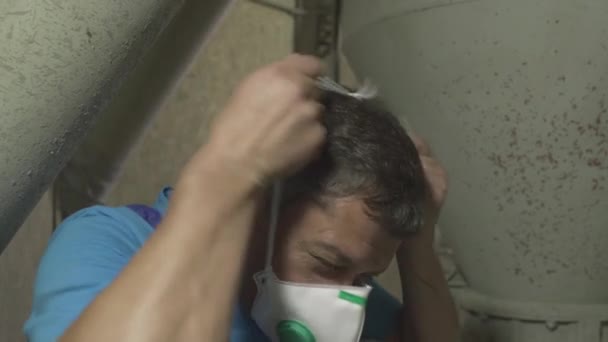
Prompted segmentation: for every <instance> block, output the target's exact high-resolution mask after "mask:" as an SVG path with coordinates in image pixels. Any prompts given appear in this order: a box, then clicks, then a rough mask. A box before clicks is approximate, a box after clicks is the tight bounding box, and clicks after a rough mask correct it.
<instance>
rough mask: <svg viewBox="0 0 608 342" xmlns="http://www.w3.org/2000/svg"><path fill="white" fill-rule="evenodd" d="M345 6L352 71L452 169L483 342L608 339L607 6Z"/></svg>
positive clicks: (471, 306)
mask: <svg viewBox="0 0 608 342" xmlns="http://www.w3.org/2000/svg"><path fill="white" fill-rule="evenodd" d="M343 3H344V5H343V6H344V8H343V12H342V25H343V26H342V29H343V35H342V37H343V50H344V53H345V55H346V56H347V59H348V61H349V63H350V64H351V67H352V68H353V69H354V71H355V73H356V74H357V76H358V77H359V78H360V79H361V78H369V79H370V80H371V81H372V82H374V83H376V84H377V85H378V86H379V87H380V94H381V96H382V97H383V99H384V100H385V101H386V102H387V104H388V106H389V107H390V108H391V109H392V110H394V111H395V112H397V113H398V114H399V115H401V116H402V117H403V118H404V120H405V121H407V122H408V124H409V125H411V126H412V127H413V128H414V129H415V130H416V131H417V132H418V133H419V134H420V135H422V136H423V137H425V138H426V139H427V140H428V141H429V142H430V144H431V146H432V148H433V149H434V151H435V152H436V154H437V155H438V157H439V158H440V159H441V160H442V161H443V162H444V163H445V165H446V167H447V169H448V172H449V175H450V180H451V188H450V195H449V199H448V201H447V204H446V206H445V209H444V210H443V215H442V217H441V220H440V227H441V229H442V236H443V237H444V238H445V239H446V241H447V243H448V244H449V245H450V246H451V247H452V248H453V250H454V254H455V259H456V262H457V264H458V266H459V268H460V269H461V271H462V273H463V275H464V277H465V278H466V281H467V283H468V288H467V289H463V290H459V291H455V294H456V296H457V298H458V300H459V302H460V304H461V306H462V307H463V308H464V309H466V310H467V312H469V313H470V314H471V315H473V314H475V315H476V316H475V317H482V318H484V319H485V318H488V317H489V318H492V319H493V321H492V322H491V324H490V323H488V324H485V325H484V324H483V321H484V320H483V319H481V320H479V319H477V318H476V319H477V321H478V322H477V323H479V324H478V325H479V327H484V328H483V329H482V328H479V329H482V330H484V329H485V330H484V331H486V332H488V331H489V332H488V334H490V335H483V334H482V335H483V336H485V337H482V338H481V339H480V340H483V341H486V340H488V341H490V340H491V341H494V339H490V338H502V339H500V341H518V342H525V341H545V340H547V341H582V342H596V341H608V328H607V327H606V325H607V323H606V321H608V306H606V304H608V261H606V260H608V99H607V98H606V97H607V95H608V20H607V18H608V2H606V1H605V0H588V1H572V0H511V1H498V0H481V1H479V0H472V1H471V0H469V1H450V0H408V1H401V0H375V1H368V0H348V1H344V2H343ZM493 317H494V318H493ZM498 318H500V319H498ZM501 320H502V321H501ZM514 322H515V323H517V324H519V325H521V326H518V325H517V324H515V323H514ZM477 323H475V324H477ZM536 323H542V324H543V325H545V327H540V328H539V327H537V326H536V325H534V324H536ZM514 324H515V325H514ZM479 329H478V330H479ZM488 329H489V330H488ZM602 329H603V330H604V332H603V333H602ZM513 331H518V332H517V333H514V332H513ZM492 334H494V335H492ZM602 334H603V336H604V339H601V338H602V337H601V336H602ZM488 336H490V337H488ZM492 336H493V337H492ZM497 336H498V337H497ZM484 338H486V339H484Z"/></svg>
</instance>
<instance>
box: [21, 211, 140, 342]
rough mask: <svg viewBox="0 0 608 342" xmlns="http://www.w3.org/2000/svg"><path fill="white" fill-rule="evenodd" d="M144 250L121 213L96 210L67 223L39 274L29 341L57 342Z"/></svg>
mask: <svg viewBox="0 0 608 342" xmlns="http://www.w3.org/2000/svg"><path fill="white" fill-rule="evenodd" d="M123 210H124V208H123ZM142 244H143V242H142V241H141V239H138V238H137V236H136V234H134V233H133V230H132V229H130V224H129V222H128V220H125V219H121V215H120V208H105V207H92V208H89V209H85V210H83V211H81V212H78V213H76V214H75V215H73V216H72V217H70V218H68V219H67V220H66V221H65V222H64V223H63V224H61V225H60V226H59V227H58V228H57V230H56V231H55V233H54V234H53V236H52V237H51V239H50V242H49V245H48V247H47V250H46V251H45V253H44V255H43V257H42V259H41V262H40V265H39V268H38V273H37V275H36V281H35V284H34V298H33V305H32V312H31V315H30V317H29V319H28V320H27V322H26V323H25V327H24V332H25V335H26V336H27V338H28V341H29V342H47V341H48V342H51V341H57V340H58V339H59V337H61V335H63V333H64V332H65V330H66V329H67V328H68V327H69V326H70V325H71V323H72V322H73V321H74V320H76V318H78V316H79V315H80V314H81V313H82V311H83V310H84V309H85V308H86V307H87V306H88V305H89V303H91V301H93V299H94V298H95V297H96V296H97V295H98V294H99V293H100V292H101V291H102V290H103V289H104V288H105V287H106V286H108V285H109V284H110V283H111V282H112V281H113V280H114V278H115V277H116V276H117V275H118V273H119V272H120V271H121V270H122V269H123V267H124V266H126V264H127V263H128V262H129V260H130V259H131V257H132V256H133V255H134V254H135V253H136V252H137V250H138V249H139V248H140V247H141V245H142Z"/></svg>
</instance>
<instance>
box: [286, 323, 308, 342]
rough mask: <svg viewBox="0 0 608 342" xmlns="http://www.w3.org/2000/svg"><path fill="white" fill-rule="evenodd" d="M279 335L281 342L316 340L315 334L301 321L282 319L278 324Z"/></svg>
mask: <svg viewBox="0 0 608 342" xmlns="http://www.w3.org/2000/svg"><path fill="white" fill-rule="evenodd" d="M277 335H278V336H279V341H281V342H315V341H316V339H315V336H314V335H313V334H312V332H311V331H310V330H309V329H308V328H307V327H306V325H304V324H303V323H301V322H298V321H281V322H279V324H277Z"/></svg>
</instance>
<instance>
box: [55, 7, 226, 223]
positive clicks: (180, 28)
mask: <svg viewBox="0 0 608 342" xmlns="http://www.w3.org/2000/svg"><path fill="white" fill-rule="evenodd" d="M234 3H235V1H233V0H229V1H224V0H215V1H188V2H186V3H185V4H184V5H183V6H182V8H181V9H180V10H179V12H178V13H177V14H176V15H175V18H174V19H173V20H172V21H171V23H170V24H169V25H168V27H167V28H166V29H165V30H164V31H163V33H162V34H161V35H160V37H159V38H158V40H157V42H156V43H155V44H154V46H153V47H152V48H151V51H150V52H149V53H148V54H147V55H146V56H145V57H144V58H143V60H142V61H141V63H140V64H139V65H138V66H137V68H136V69H135V70H134V71H133V74H132V76H131V77H129V79H128V80H127V81H126V82H125V84H124V85H123V86H122V89H121V91H120V92H119V93H118V94H117V95H116V97H115V99H113V100H112V102H111V103H110V105H109V106H108V109H107V110H106V111H105V112H104V114H103V116H102V117H101V119H100V120H99V122H98V123H97V124H96V126H95V127H94V129H93V130H92V131H91V133H90V134H89V135H88V136H87V138H86V139H85V141H84V142H83V144H82V145H81V146H80V147H79V148H78V150H77V151H76V153H75V155H74V157H73V158H72V159H71V160H70V161H69V162H68V164H67V165H66V167H65V168H64V169H63V170H62V171H61V173H60V174H59V177H58V178H57V180H56V181H55V183H54V189H53V192H54V199H55V200H56V202H57V203H56V205H57V209H58V211H59V214H60V215H61V217H62V218H65V217H67V216H69V215H70V214H72V213H74V212H75V211H77V210H80V209H82V208H84V207H88V206H91V205H94V204H99V203H100V202H101V201H103V199H104V197H105V195H106V194H107V193H108V191H109V190H110V188H111V186H112V184H113V183H114V180H115V179H116V178H117V176H118V174H119V173H120V171H121V170H122V166H123V163H124V161H125V160H126V158H127V156H128V154H129V152H130V151H131V150H132V148H133V147H134V145H135V144H136V143H137V141H138V140H139V138H140V137H141V135H142V133H143V132H144V131H145V129H146V127H147V126H148V124H149V123H150V122H151V121H152V119H153V118H154V116H155V114H156V113H157V112H158V109H159V108H161V107H162V105H163V103H164V101H165V100H166V98H167V97H168V95H169V94H170V93H171V92H172V90H173V89H174V88H175V85H176V84H177V83H178V82H179V80H180V79H181V77H182V76H183V75H184V74H185V73H186V71H187V70H188V69H189V67H190V65H191V64H192V62H193V60H194V59H195V57H196V56H197V54H198V52H199V51H201V49H202V47H203V46H204V44H205V43H206V42H207V40H208V39H207V38H208V37H209V33H210V32H213V31H214V29H215V27H216V26H217V24H218V23H219V19H220V18H222V16H223V14H224V13H225V12H226V10H227V9H228V8H231V6H229V5H232V4H234Z"/></svg>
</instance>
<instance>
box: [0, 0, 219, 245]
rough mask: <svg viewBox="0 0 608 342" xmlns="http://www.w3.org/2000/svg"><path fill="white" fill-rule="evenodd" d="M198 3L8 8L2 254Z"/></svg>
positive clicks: (0, 185)
mask: <svg viewBox="0 0 608 342" xmlns="http://www.w3.org/2000/svg"><path fill="white" fill-rule="evenodd" d="M194 2H195V1H194V0H191V1H186V0H182V1H170V0H140V1H125V0H122V1H118V0H116V1H111V2H108V1H81V0H63V1H52V0H51V1H49V0H29V1H25V0H9V1H3V2H1V3H0V46H2V49H0V111H1V113H2V114H1V115H0V146H2V148H1V149H0V196H1V197H0V222H2V226H0V252H1V251H3V250H4V248H5V247H6V245H7V244H8V243H9V241H10V239H11V238H12V236H13V235H14V233H15V232H16V231H17V229H18V227H19V226H20V225H21V223H22V222H23V220H24V219H25V217H26V216H27V214H28V213H29V212H30V210H31V209H32V208H33V206H34V205H35V204H36V202H37V201H38V200H39V199H40V196H41V195H42V193H43V192H44V191H45V189H46V188H47V186H48V185H49V184H50V183H51V181H52V180H53V179H54V178H55V177H56V175H57V174H58V172H59V171H60V170H61V168H62V167H63V166H64V165H65V164H66V162H67V161H68V160H69V159H70V157H71V156H72V154H73V152H74V151H75V150H76V148H77V146H78V144H79V143H80V142H81V141H82V139H83V137H84V136H85V133H86V132H87V131H88V130H89V129H90V128H91V127H92V125H93V123H94V122H95V121H96V118H97V117H98V116H100V114H101V113H102V112H103V111H104V110H106V109H107V108H108V106H109V104H110V102H111V100H112V99H113V98H114V97H115V95H116V94H117V92H118V90H119V89H121V88H120V86H121V85H123V84H124V82H125V81H126V80H127V79H128V77H129V76H131V75H132V74H133V70H134V69H135V67H136V66H137V65H138V64H139V62H140V61H141V59H142V56H144V54H145V53H147V52H149V51H150V49H151V47H152V46H153V44H154V42H155V41H156V40H157V38H158V37H159V35H160V34H161V32H163V30H164V29H165V28H166V27H167V26H168V25H169V23H170V22H171V20H172V19H173V18H174V17H175V16H176V15H177V14H178V13H179V10H180V9H181V8H183V7H184V6H186V4H188V3H194ZM217 2H218V3H219V2H221V1H217ZM193 22H196V20H193ZM176 34H179V32H176Z"/></svg>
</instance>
